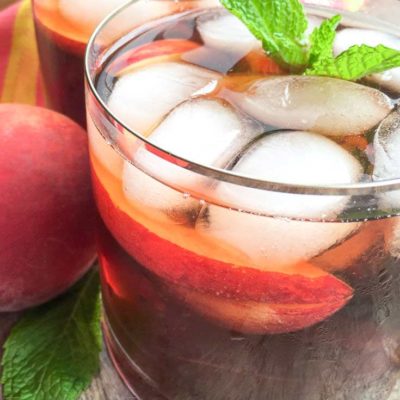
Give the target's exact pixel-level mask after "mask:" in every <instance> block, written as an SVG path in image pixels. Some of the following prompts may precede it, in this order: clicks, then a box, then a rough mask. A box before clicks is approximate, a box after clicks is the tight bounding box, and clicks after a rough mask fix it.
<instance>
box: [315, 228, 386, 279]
mask: <svg viewBox="0 0 400 400" xmlns="http://www.w3.org/2000/svg"><path fill="white" fill-rule="evenodd" d="M390 228H391V224H390V223H389V222H388V221H387V220H380V221H370V222H366V223H364V224H363V225H362V227H361V229H360V230H359V231H357V232H356V233H355V234H353V235H352V236H351V237H350V238H346V239H345V240H344V241H342V242H341V243H339V244H337V245H335V246H333V247H331V248H330V249H328V250H326V251H324V252H323V253H322V254H320V255H318V256H317V257H315V258H314V259H313V260H312V261H313V263H314V264H316V265H317V266H319V267H320V268H322V269H323V270H325V271H328V272H336V271H344V270H346V269H348V268H350V267H352V266H354V265H357V264H358V263H359V262H361V260H362V259H363V258H364V257H365V256H366V255H367V254H369V253H370V251H374V250H375V251H376V250H377V247H379V246H382V247H383V242H384V236H385V235H386V234H387V232H388V231H389V229H390ZM381 253H382V252H380V254H381ZM374 261H376V259H375V258H374Z"/></svg>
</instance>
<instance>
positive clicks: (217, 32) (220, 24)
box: [197, 11, 261, 56]
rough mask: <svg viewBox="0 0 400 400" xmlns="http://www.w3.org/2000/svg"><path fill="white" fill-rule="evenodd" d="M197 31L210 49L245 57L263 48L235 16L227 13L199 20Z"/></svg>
mask: <svg viewBox="0 0 400 400" xmlns="http://www.w3.org/2000/svg"><path fill="white" fill-rule="evenodd" d="M197 29H198V31H199V33H200V36H201V38H202V40H203V42H204V43H205V45H206V46H208V47H213V48H215V49H218V50H222V51H229V52H235V53H237V54H241V55H243V56H245V55H246V54H247V53H249V52H250V51H251V50H253V49H257V48H261V42H260V41H259V40H257V39H256V38H255V37H254V35H253V34H252V33H251V32H250V31H249V30H248V28H247V27H246V25H244V24H243V22H241V21H240V20H239V19H238V18H236V17H235V16H234V15H232V14H229V13H227V12H226V11H216V12H212V13H207V14H205V15H202V16H200V17H199V18H198V19H197Z"/></svg>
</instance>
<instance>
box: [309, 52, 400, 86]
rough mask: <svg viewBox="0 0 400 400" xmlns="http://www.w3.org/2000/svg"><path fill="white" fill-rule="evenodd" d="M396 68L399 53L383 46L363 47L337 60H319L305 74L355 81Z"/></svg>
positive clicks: (399, 65)
mask: <svg viewBox="0 0 400 400" xmlns="http://www.w3.org/2000/svg"><path fill="white" fill-rule="evenodd" d="M395 67H400V52H399V51H397V50H394V49H390V48H389V47H385V46H383V45H379V46H377V47H370V46H366V45H361V46H353V47H350V48H349V49H348V50H346V51H344V52H343V53H342V54H340V55H339V56H338V57H336V58H331V59H329V58H323V59H320V60H318V61H317V62H316V63H314V65H312V67H311V68H308V69H307V70H306V72H305V74H306V75H320V76H329V77H333V78H340V79H346V80H349V81H354V80H358V79H361V78H363V77H364V76H367V75H371V74H375V73H378V72H383V71H386V70H388V69H391V68H395Z"/></svg>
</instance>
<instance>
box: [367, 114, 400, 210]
mask: <svg viewBox="0 0 400 400" xmlns="http://www.w3.org/2000/svg"><path fill="white" fill-rule="evenodd" d="M374 157H375V162H374V172H373V179H374V180H376V181H379V180H386V179H396V178H397V179H398V178H400V112H399V111H398V110H395V111H393V112H392V113H391V114H390V115H389V116H388V117H387V118H385V120H384V121H382V123H381V124H380V125H379V128H378V129H377V131H376V133H375V137H374ZM379 206H380V207H381V208H382V209H384V210H392V209H400V191H399V190H394V191H388V192H386V193H384V194H381V195H380V200H379Z"/></svg>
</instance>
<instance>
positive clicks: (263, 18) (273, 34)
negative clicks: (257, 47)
mask: <svg viewBox="0 0 400 400" xmlns="http://www.w3.org/2000/svg"><path fill="white" fill-rule="evenodd" d="M221 3H222V4H223V6H224V7H225V8H226V9H228V10H229V11H230V12H231V13H232V14H234V15H236V16H237V17H238V18H239V19H240V20H241V21H242V22H243V23H244V24H245V25H246V26H247V27H248V28H249V30H250V31H251V32H252V33H253V35H254V36H255V37H256V38H257V39H259V40H261V42H262V44H263V47H264V50H265V51H266V52H267V53H268V54H269V55H270V56H271V57H272V58H274V60H276V61H277V62H278V63H279V64H281V65H283V66H284V67H286V68H289V69H292V70H293V69H294V70H304V67H305V66H306V65H307V62H308V46H307V43H306V42H305V32H306V29H307V25H308V21H307V18H306V15H305V12H304V8H303V5H302V4H301V3H300V1H299V0H221Z"/></svg>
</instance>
